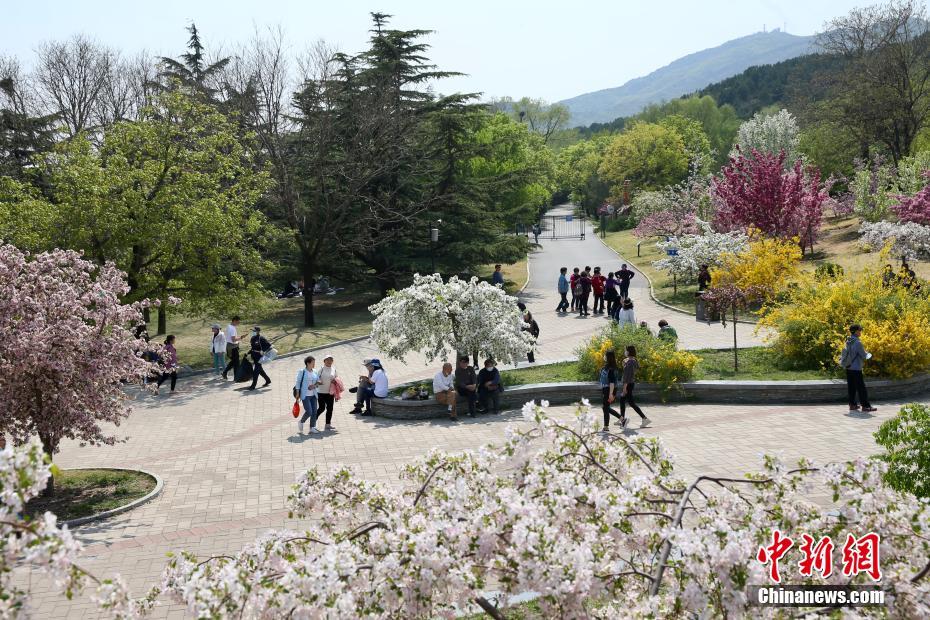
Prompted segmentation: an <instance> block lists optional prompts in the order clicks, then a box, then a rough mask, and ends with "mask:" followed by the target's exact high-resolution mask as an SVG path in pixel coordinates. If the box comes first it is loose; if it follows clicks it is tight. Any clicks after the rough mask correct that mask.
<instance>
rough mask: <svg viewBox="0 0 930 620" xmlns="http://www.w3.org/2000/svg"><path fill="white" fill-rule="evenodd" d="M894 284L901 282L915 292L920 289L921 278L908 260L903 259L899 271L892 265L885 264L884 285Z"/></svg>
mask: <svg viewBox="0 0 930 620" xmlns="http://www.w3.org/2000/svg"><path fill="white" fill-rule="evenodd" d="M893 284H900V285H901V286H903V287H905V288H907V289H910V290H912V291H915V292H917V291H919V290H920V280H918V278H917V274H916V273H915V272H914V270H913V269H911V266H910V265H909V264H908V262H907V261H906V260H902V261H901V268H900V269H898V272H897V273H895V270H894V267H892V266H891V265H885V268H884V269H883V270H882V285H883V286H884V287H886V288H887V287H889V286H891V285H893Z"/></svg>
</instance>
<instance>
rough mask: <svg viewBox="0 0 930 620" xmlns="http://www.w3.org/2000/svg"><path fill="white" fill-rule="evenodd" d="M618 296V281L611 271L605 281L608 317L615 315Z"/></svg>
mask: <svg viewBox="0 0 930 620" xmlns="http://www.w3.org/2000/svg"><path fill="white" fill-rule="evenodd" d="M618 296H619V293H617V279H616V278H615V277H614V272H613V271H611V272H610V273H608V274H607V279H606V280H605V281H604V301H605V302H606V303H607V316H609V317H612V316H613V315H614V306H615V305H616V304H617V297H618Z"/></svg>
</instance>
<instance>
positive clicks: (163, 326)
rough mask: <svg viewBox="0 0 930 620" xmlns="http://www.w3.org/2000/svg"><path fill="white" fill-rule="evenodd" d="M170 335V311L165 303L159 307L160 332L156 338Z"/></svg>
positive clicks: (156, 333)
mask: <svg viewBox="0 0 930 620" xmlns="http://www.w3.org/2000/svg"><path fill="white" fill-rule="evenodd" d="M167 333H168V310H166V309H165V302H162V304H161V305H160V306H158V331H157V332H155V335H156V336H164V335H165V334H167Z"/></svg>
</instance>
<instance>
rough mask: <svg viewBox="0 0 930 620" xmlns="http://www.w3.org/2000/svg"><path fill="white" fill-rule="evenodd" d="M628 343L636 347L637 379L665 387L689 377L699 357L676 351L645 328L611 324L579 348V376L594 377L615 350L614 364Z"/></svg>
mask: <svg viewBox="0 0 930 620" xmlns="http://www.w3.org/2000/svg"><path fill="white" fill-rule="evenodd" d="M629 345H633V346H635V347H636V355H637V358H638V359H639V366H640V372H639V377H638V379H639V380H640V381H643V382H646V383H653V384H656V385H658V386H660V387H662V388H663V389H665V390H668V389H670V388H672V387H673V386H675V385H676V384H678V383H682V382H685V381H688V380H689V379H691V378H692V377H693V376H694V367H695V366H696V365H697V363H698V362H699V361H700V360H701V358H699V357H698V356H697V355H695V354H693V353H689V352H688V351H678V350H677V349H675V346H674V345H673V344H669V343H667V342H665V341H662V340H659V339H658V338H656V337H655V336H653V335H652V333H650V332H649V331H648V330H645V329H640V328H638V327H634V326H632V325H625V326H624V327H622V328H621V327H618V326H617V325H616V324H611V325H609V326H607V327H605V328H604V330H603V331H602V332H601V333H600V334H597V335H596V336H594V337H592V338H591V340H589V341H588V342H587V343H586V344H585V345H584V346H583V347H582V348H581V349H579V351H578V367H579V370H580V372H581V375H582V376H584V377H590V378H591V379H592V380H597V379H598V377H599V376H600V371H601V368H603V366H604V355H605V354H606V353H607V351H610V350H613V351H615V352H616V354H617V363H618V364H620V362H621V361H622V360H623V350H624V349H625V348H626V347H627V346H629Z"/></svg>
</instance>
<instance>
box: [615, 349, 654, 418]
mask: <svg viewBox="0 0 930 620" xmlns="http://www.w3.org/2000/svg"><path fill="white" fill-rule="evenodd" d="M625 353H626V357H624V358H623V373H622V376H621V383H622V384H623V387H622V388H621V390H620V418H621V422H622V424H623V426H624V427H625V426H626V425H627V419H626V406H627V405H629V406H630V407H632V408H633V411H635V412H636V413H638V414H639V417H641V418H642V422H640V427H641V428H642V427H645V426H649V424H650V423H651V422H652V420H650V419H649V418H647V417H646V414H644V413H643V410H642V409H640V408H639V405H637V404H636V402H634V401H633V388H634V387H636V372H637V371H638V370H639V362H638V361H637V359H636V347H634V346H633V345H629V346H627V347H626V349H625Z"/></svg>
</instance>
